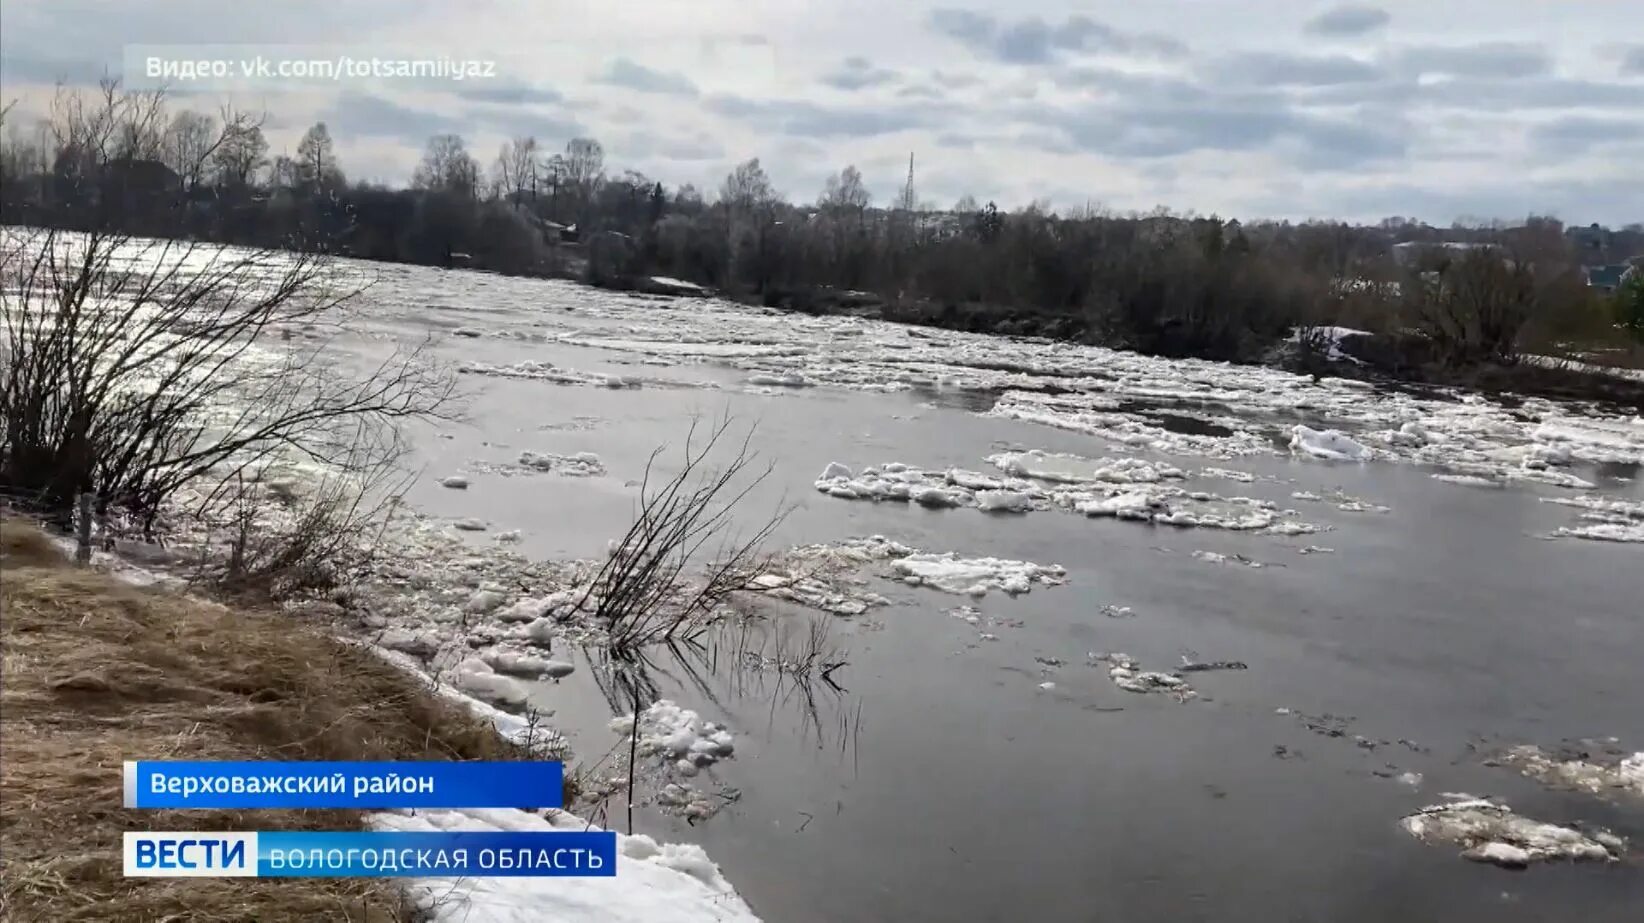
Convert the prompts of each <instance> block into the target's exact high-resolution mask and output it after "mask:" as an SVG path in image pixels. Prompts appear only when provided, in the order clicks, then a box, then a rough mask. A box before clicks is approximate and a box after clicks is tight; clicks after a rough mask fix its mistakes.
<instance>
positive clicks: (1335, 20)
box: [1306, 4, 1393, 36]
mask: <svg viewBox="0 0 1644 923" xmlns="http://www.w3.org/2000/svg"><path fill="white" fill-rule="evenodd" d="M1392 19H1393V17H1392V16H1391V15H1390V14H1388V12H1387V11H1386V10H1384V9H1382V8H1380V7H1375V6H1359V5H1356V4H1345V5H1343V6H1338V7H1332V8H1331V9H1328V10H1325V11H1324V12H1322V13H1320V14H1319V15H1317V16H1315V17H1313V18H1312V19H1309V20H1308V21H1307V26H1306V31H1307V32H1308V34H1310V35H1330V36H1342V35H1348V36H1351V35H1364V34H1365V33H1367V32H1374V31H1376V30H1377V29H1381V28H1384V27H1385V26H1386V25H1387V23H1388V22H1390V21H1392Z"/></svg>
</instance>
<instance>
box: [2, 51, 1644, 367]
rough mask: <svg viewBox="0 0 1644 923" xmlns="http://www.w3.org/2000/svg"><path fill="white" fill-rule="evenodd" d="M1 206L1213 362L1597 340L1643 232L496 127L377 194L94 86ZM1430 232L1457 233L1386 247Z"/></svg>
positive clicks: (27, 143) (61, 111) (33, 136)
mask: <svg viewBox="0 0 1644 923" xmlns="http://www.w3.org/2000/svg"><path fill="white" fill-rule="evenodd" d="M0 208H3V209H4V214H5V221H7V222H8V223H14V224H20V223H27V224H34V225H39V226H46V227H55V228H68V229H89V228H95V227H108V226H110V225H118V228H119V229H120V230H121V231H124V232H127V233H137V234H147V235H154V236H166V237H186V238H190V239H200V240H213V241H222V242H229V243H239V244H247V245H252V246H262V247H275V246H277V247H287V248H293V249H299V250H323V251H326V252H331V253H336V254H343V255H349V256H356V257H362V258H367V259H377V260H390V261H400V262H409V263H419V264H427V265H436V266H469V267H474V268H482V269H490V270H495V271H499V272H505V273H518V274H541V275H561V276H564V275H569V276H575V277H578V278H582V279H584V280H585V281H588V282H590V283H593V284H596V285H602V286H607V287H614V288H643V287H646V286H647V285H648V284H649V283H648V280H650V279H651V278H652V277H654V276H669V277H675V278H679V279H683V280H686V281H689V282H693V283H698V284H701V285H705V286H709V287H712V288H714V289H717V290H719V291H722V292H724V293H725V294H727V295H729V296H731V297H737V298H743V299H746V300H751V301H756V302H761V303H764V304H767V305H772V306H777V307H784V308H788V309H793V310H800V311H818V312H822V311H840V310H867V311H873V312H876V313H877V314H878V315H880V316H884V317H887V318H890V319H894V320H904V321H912V322H919V323H929V324H939V325H943V326H949V327H957V328H962V329H971V330H977V331H988V332H997V333H1007V334H1032V335H1045V336H1053V337H1061V338H1068V339H1075V340H1081V341H1085V342H1092V343H1101V344H1106V345H1112V346H1119V347H1125V348H1132V349H1138V350H1142V351H1146V352H1152V353H1158V354H1163V355H1178V356H1202V357H1208V358H1217V359H1232V360H1250V359H1255V358H1259V357H1260V356H1261V355H1263V353H1264V351H1266V350H1268V349H1270V348H1271V347H1272V345H1273V344H1274V343H1275V342H1277V341H1280V340H1282V339H1284V338H1285V337H1287V336H1288V334H1289V331H1290V330H1292V329H1293V328H1294V327H1296V326H1298V325H1309V324H1325V323H1334V324H1344V325H1348V326H1354V327H1362V328H1366V329H1370V330H1373V331H1378V332H1387V333H1391V334H1400V333H1409V332H1415V333H1419V334H1421V335H1423V336H1425V338H1426V339H1427V340H1429V341H1431V343H1434V344H1437V346H1436V347H1435V348H1436V350H1437V353H1438V355H1435V356H1434V357H1433V358H1434V359H1435V360H1442V361H1444V362H1448V363H1453V364H1468V363H1476V362H1480V361H1497V362H1501V361H1510V360H1511V359H1512V358H1513V357H1514V356H1515V355H1516V354H1517V352H1518V351H1519V350H1521V349H1523V348H1526V347H1527V346H1535V347H1536V348H1552V347H1553V346H1555V345H1556V344H1558V343H1560V342H1565V341H1569V340H1580V341H1583V342H1589V343H1594V342H1606V341H1608V340H1610V339H1614V338H1615V337H1616V336H1618V335H1620V333H1624V332H1625V331H1626V330H1628V329H1633V328H1631V327H1628V326H1626V325H1622V324H1618V323H1617V320H1618V318H1617V316H1616V314H1615V312H1616V311H1618V310H1620V308H1621V302H1622V301H1623V299H1620V298H1612V297H1610V296H1608V295H1605V294H1602V293H1598V292H1595V291H1593V290H1592V289H1591V288H1590V287H1589V286H1588V285H1587V284H1586V281H1585V276H1584V275H1583V270H1582V265H1583V263H1586V262H1593V261H1595V260H1598V259H1613V260H1620V259H1622V258H1626V257H1632V256H1635V255H1638V254H1641V253H1644V226H1640V225H1630V226H1628V227H1626V228H1623V229H1620V230H1617V231H1609V230H1608V229H1599V228H1596V227H1594V228H1592V229H1590V230H1591V231H1592V235H1588V236H1587V237H1578V236H1577V235H1574V234H1572V233H1566V229H1565V228H1564V226H1563V225H1562V224H1561V223H1560V222H1558V221H1557V220H1556V219H1553V218H1548V217H1532V218H1530V219H1528V220H1527V221H1525V222H1523V223H1521V224H1518V225H1515V226H1506V225H1503V224H1500V223H1489V222H1474V223H1470V224H1468V225H1465V226H1463V225H1459V224H1458V225H1456V226H1453V227H1450V228H1435V227H1432V226H1429V225H1426V224H1422V223H1420V222H1417V221H1414V220H1410V219H1402V218H1392V219H1387V220H1385V221H1383V222H1381V223H1379V224H1376V225H1369V226H1365V225H1351V224H1347V223H1344V222H1324V221H1315V222H1307V223H1299V224H1298V223H1290V222H1282V221H1280V222H1272V221H1263V222H1248V223H1241V222H1238V221H1233V220H1224V219H1222V218H1219V217H1216V216H1198V215H1191V214H1189V215H1181V214H1174V213H1171V212H1168V211H1164V210H1159V211H1155V212H1151V213H1146V214H1134V213H1133V214H1116V213H1113V212H1111V211H1108V210H1104V209H1101V208H1096V207H1086V208H1082V209H1077V210H1073V211H1071V212H1064V213H1060V214H1058V213H1055V212H1053V211H1051V210H1050V208H1049V207H1048V206H1047V205H1046V204H1044V203H1034V204H1030V205H1028V206H1026V207H1022V208H1017V209H1014V210H1010V211H1006V210H1003V209H1001V208H999V207H998V206H997V204H995V203H993V202H987V203H978V202H977V201H976V200H975V199H974V198H972V197H969V196H966V197H964V198H962V199H961V200H960V201H958V202H957V203H955V204H954V205H953V206H952V207H950V208H937V207H933V206H929V205H922V204H921V200H920V199H919V197H918V195H917V190H916V189H915V188H914V185H913V182H912V177H911V175H910V177H909V182H908V184H907V185H906V186H905V187H904V188H903V189H902V190H901V192H900V193H899V194H898V195H897V196H896V197H895V199H894V201H892V202H890V203H888V204H886V205H884V206H878V205H876V204H875V202H874V198H873V196H872V195H871V193H870V192H869V190H868V187H867V184H866V181H865V179H864V177H863V175H862V173H861V172H860V171H859V170H857V169H856V168H855V167H854V166H847V167H844V168H843V169H841V170H840V171H839V172H837V173H836V174H834V175H832V176H830V177H828V178H827V180H826V181H825V183H824V184H823V187H822V189H821V190H820V191H819V193H818V195H817V196H816V198H815V199H814V200H811V201H807V202H799V203H796V202H793V201H790V200H788V199H787V198H785V197H784V196H783V195H782V194H780V193H779V192H778V191H777V190H776V189H775V188H774V186H773V184H772V182H771V180H770V178H769V176H768V175H767V174H766V172H765V170H764V169H763V167H762V165H761V164H760V161H759V160H758V159H757V158H754V159H750V160H747V161H745V162H743V163H741V164H739V165H737V166H736V167H735V168H734V169H733V170H732V171H731V172H730V173H729V174H728V175H727V176H726V177H725V179H724V181H723V183H721V184H720V185H719V187H718V188H716V189H709V190H698V189H697V188H695V187H694V186H692V185H689V184H684V185H679V186H673V187H670V186H666V185H664V183H662V182H661V181H659V180H657V179H654V178H652V177H649V176H646V175H644V174H642V173H639V172H637V171H633V170H623V171H615V170H612V169H609V168H608V167H607V163H606V157H605V152H604V149H603V147H602V146H601V145H600V143H599V142H598V141H597V140H595V139H592V138H573V139H570V140H569V141H568V142H567V143H565V144H564V146H563V147H561V148H557V149H556V148H552V147H550V146H549V145H547V144H545V143H542V142H540V141H539V140H538V139H536V138H533V137H517V138H514V139H512V140H510V141H508V142H507V143H505V144H504V145H503V146H502V147H501V149H500V150H499V151H498V153H497V154H496V156H495V158H494V159H492V160H490V161H482V160H481V159H480V158H479V157H478V156H476V154H475V153H473V152H472V151H470V149H469V148H468V145H467V144H466V142H465V141H464V139H463V138H462V137H460V136H459V135H455V134H440V135H436V136H435V137H433V138H430V139H429V141H428V143H427V146H426V148H425V150H424V153H423V156H422V158H421V161H420V162H419V163H418V165H417V167H416V170H415V172H414V174H413V177H412V181H411V184H410V187H409V188H388V187H385V186H381V185H375V184H369V183H359V182H354V183H350V182H349V181H348V180H347V178H346V175H345V173H344V170H343V168H342V165H341V164H340V163H339V160H338V157H337V154H336V150H335V144H334V142H333V139H332V136H331V131H330V129H329V127H328V126H327V125H326V124H324V123H319V124H316V125H314V126H312V127H311V128H310V129H308V131H307V132H306V133H305V134H304V135H303V137H302V140H301V141H300V143H299V144H298V145H297V148H296V150H295V152H294V155H291V156H287V155H276V156H270V148H269V144H268V141H267V139H266V137H265V136H264V133H263V121H262V118H261V117H260V116H253V115H252V114H249V113H246V112H242V111H237V110H233V109H228V108H225V109H222V110H220V111H219V112H217V113H215V114H204V113H199V112H194V111H188V110H182V111H177V112H171V111H170V109H169V107H168V106H167V100H166V99H165V97H164V95H163V94H162V93H159V92H152V91H144V92H137V91H127V90H124V89H122V88H121V87H120V86H119V85H118V84H117V83H115V82H112V81H110V82H105V83H104V84H102V85H101V86H100V87H99V88H98V89H97V90H95V91H84V90H79V91H77V90H70V89H60V90H59V91H58V93H57V94H56V96H55V97H54V99H53V100H52V104H51V108H50V112H49V115H48V117H47V118H45V119H44V120H42V121H41V122H40V123H39V124H38V125H36V126H33V127H32V129H31V128H28V127H25V126H22V125H18V124H8V125H6V132H5V136H4V140H3V143H0ZM1593 235H1597V237H1596V238H1595V237H1593ZM1600 238H1601V239H1602V244H1601V246H1602V248H1603V250H1602V252H1594V251H1593V250H1592V249H1591V248H1592V246H1593V244H1591V242H1590V241H1591V240H1593V239H1600ZM1441 241H1442V242H1450V243H1466V244H1474V245H1478V246H1479V248H1480V249H1474V250H1468V251H1459V250H1455V249H1450V248H1441V247H1435V248H1433V249H1432V251H1431V252H1425V251H1424V252H1421V253H1420V254H1419V256H1418V258H1417V259H1416V260H1414V261H1410V260H1402V259H1399V258H1397V256H1396V253H1395V245H1397V244H1406V243H1418V244H1419V243H1423V242H1427V243H1438V242H1441ZM1481 253H1483V254H1491V255H1490V256H1489V257H1488V258H1486V257H1485V256H1481V255H1480V254H1481ZM1530 341H1534V342H1533V343H1532V342H1530Z"/></svg>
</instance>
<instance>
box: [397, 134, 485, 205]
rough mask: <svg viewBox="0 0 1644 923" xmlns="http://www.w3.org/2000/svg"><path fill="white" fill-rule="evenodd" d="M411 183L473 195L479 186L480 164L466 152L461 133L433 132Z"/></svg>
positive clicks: (416, 185)
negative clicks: (438, 133)
mask: <svg viewBox="0 0 1644 923" xmlns="http://www.w3.org/2000/svg"><path fill="white" fill-rule="evenodd" d="M411 185H412V186H413V187H415V188H417V189H428V190H436V191H441V192H448V193H451V194H453V195H458V196H467V197H469V198H473V197H474V196H475V194H476V193H477V192H478V188H479V164H478V163H476V162H475V161H474V158H473V157H472V156H470V155H469V153H468V148H467V146H466V145H464V144H463V141H462V137H461V136H460V135H451V134H445V135H435V136H434V137H432V138H429V139H428V147H427V148H426V149H425V150H424V151H423V155H422V162H421V163H419V164H417V169H416V172H415V173H413V174H412V177H411Z"/></svg>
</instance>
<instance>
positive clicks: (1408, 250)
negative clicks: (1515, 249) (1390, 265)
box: [1393, 240, 1495, 268]
mask: <svg viewBox="0 0 1644 923" xmlns="http://www.w3.org/2000/svg"><path fill="white" fill-rule="evenodd" d="M1494 246H1495V244H1488V243H1467V242H1464V241H1455V240H1410V241H1405V242H1404V243H1402V244H1394V245H1393V262H1394V263H1397V264H1398V265H1399V266H1403V267H1407V268H1408V267H1415V266H1419V265H1420V264H1421V263H1422V262H1423V261H1424V260H1427V259H1430V258H1433V257H1437V256H1452V257H1455V256H1460V255H1461V254H1463V253H1466V252H1468V251H1471V250H1488V249H1490V248H1492V247H1494Z"/></svg>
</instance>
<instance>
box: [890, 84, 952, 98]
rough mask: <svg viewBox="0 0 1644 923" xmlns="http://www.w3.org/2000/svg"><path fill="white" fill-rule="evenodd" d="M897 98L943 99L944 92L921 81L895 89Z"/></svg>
mask: <svg viewBox="0 0 1644 923" xmlns="http://www.w3.org/2000/svg"><path fill="white" fill-rule="evenodd" d="M896 97H897V98H898V99H945V98H946V94H944V93H943V92H942V91H941V90H939V89H937V88H936V87H933V86H929V85H926V84H923V83H920V84H914V85H913V86H906V87H902V88H901V89H899V90H897V91H896Z"/></svg>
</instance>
